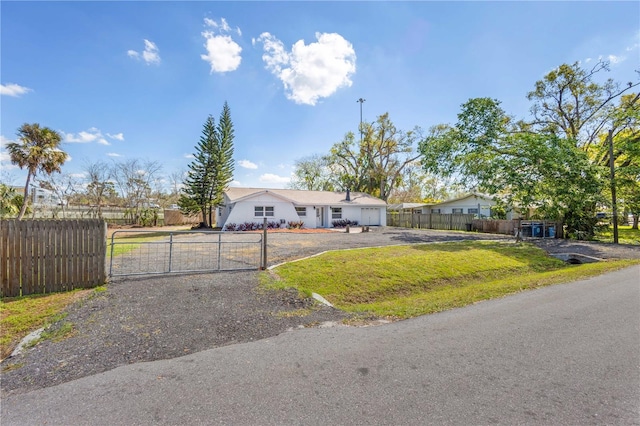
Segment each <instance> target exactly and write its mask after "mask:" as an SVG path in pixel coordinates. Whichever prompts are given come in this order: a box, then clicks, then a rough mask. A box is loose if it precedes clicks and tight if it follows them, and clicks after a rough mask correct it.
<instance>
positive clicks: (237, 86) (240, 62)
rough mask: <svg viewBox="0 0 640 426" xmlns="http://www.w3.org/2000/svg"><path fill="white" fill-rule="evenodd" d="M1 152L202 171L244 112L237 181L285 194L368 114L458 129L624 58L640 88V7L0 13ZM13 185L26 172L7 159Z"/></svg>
mask: <svg viewBox="0 0 640 426" xmlns="http://www.w3.org/2000/svg"><path fill="white" fill-rule="evenodd" d="M0 19H1V27H0V28H1V64H0V65H1V74H0V84H2V87H1V89H2V91H1V94H2V96H1V97H0V102H1V127H0V134H1V144H2V146H4V144H6V142H7V141H11V140H14V139H15V137H16V136H15V134H16V130H17V129H18V127H19V126H20V125H22V124H23V123H27V122H28V123H33V122H38V123H40V124H41V125H43V126H47V127H50V128H52V129H55V130H58V131H59V132H61V134H62V135H63V136H64V142H63V146H62V147H63V149H64V150H65V151H66V152H67V153H69V155H70V157H71V159H70V161H68V162H67V163H65V165H64V166H63V172H64V173H68V174H74V175H78V176H79V175H80V174H81V173H82V168H83V164H85V163H87V162H94V161H97V160H106V161H111V160H115V161H120V160H127V159H134V158H137V159H141V160H153V161H157V162H159V163H160V164H162V166H163V174H164V175H165V176H169V174H171V173H173V172H176V171H180V170H186V169H187V166H188V164H189V162H190V161H191V160H190V158H188V157H189V155H190V154H192V153H193V152H194V146H195V145H196V143H197V142H198V139H199V137H200V135H201V130H202V125H203V123H204V122H205V120H206V118H207V116H208V115H209V114H211V115H213V116H214V117H215V118H216V119H217V118H218V116H219V114H220V111H221V109H222V105H223V104H224V102H225V101H227V102H228V103H229V107H230V109H231V117H232V120H233V122H234V126H235V143H234V146H235V155H234V159H235V161H236V165H235V173H234V185H235V186H247V187H270V188H283V187H286V185H287V182H288V180H289V179H290V177H291V172H292V170H293V165H294V162H295V161H296V160H298V159H300V158H302V157H306V156H309V155H312V154H326V153H328V151H329V149H330V147H331V146H332V145H333V144H334V143H336V142H339V141H340V140H341V139H342V138H343V136H344V134H345V133H346V132H348V131H354V132H356V131H357V127H358V123H359V120H360V105H359V104H358V103H357V99H358V98H364V99H366V101H365V102H364V104H363V118H364V120H367V121H373V120H374V119H375V118H376V117H377V116H378V115H380V114H383V113H385V112H389V114H390V117H391V119H392V121H393V122H394V123H395V124H396V126H397V127H399V128H400V129H403V130H410V129H412V128H413V127H414V126H420V127H422V128H423V129H428V128H429V127H430V126H432V125H435V124H438V123H452V122H455V120H456V114H457V113H458V112H459V108H460V105H461V104H462V103H464V102H465V101H466V100H468V99H469V98H472V97H492V98H497V99H499V100H500V101H502V105H503V107H504V109H505V110H506V111H507V112H508V113H510V114H513V115H515V116H517V117H525V116H526V115H527V114H528V108H529V106H530V105H529V102H528V101H527V99H526V94H527V92H528V91H530V90H532V88H533V85H534V83H535V81H536V80H538V79H540V78H541V77H542V76H543V75H544V74H546V73H547V72H548V71H550V70H552V69H553V68H555V67H557V66H558V65H560V64H562V63H573V62H575V61H582V63H584V64H588V63H589V62H590V61H596V60H597V59H598V58H599V57H602V58H604V59H609V60H610V61H611V72H610V73H607V75H606V77H611V78H614V79H615V80H619V81H623V82H626V81H631V80H634V81H635V80H637V79H638V75H637V73H635V72H634V70H637V69H640V53H639V47H638V43H639V41H640V3H638V2H514V3H512V2H11V1H2V3H0ZM0 155H1V157H0V160H1V163H0V165H1V167H2V170H1V172H0V173H1V175H0V177H1V178H2V180H3V181H5V182H6V181H9V183H12V184H16V185H20V184H23V182H24V178H25V176H26V174H25V173H24V172H23V171H21V170H19V169H16V168H15V167H13V166H12V165H11V164H10V162H9V161H8V158H7V154H6V152H5V151H4V150H3V151H1V153H0Z"/></svg>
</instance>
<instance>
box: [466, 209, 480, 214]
mask: <svg viewBox="0 0 640 426" xmlns="http://www.w3.org/2000/svg"><path fill="white" fill-rule="evenodd" d="M467 213H469V214H478V209H467Z"/></svg>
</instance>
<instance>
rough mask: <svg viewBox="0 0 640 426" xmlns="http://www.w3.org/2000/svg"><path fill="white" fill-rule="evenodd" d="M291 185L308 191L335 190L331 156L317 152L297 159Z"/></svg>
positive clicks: (293, 187)
mask: <svg viewBox="0 0 640 426" xmlns="http://www.w3.org/2000/svg"><path fill="white" fill-rule="evenodd" d="M289 186H290V187H291V188H292V189H303V190H307V191H334V190H335V183H334V181H333V178H332V173H331V164H330V162H329V158H328V157H327V156H321V155H317V154H316V155H311V156H309V157H305V158H302V159H300V160H296V162H295V165H294V171H293V178H292V179H291V182H290V183H289Z"/></svg>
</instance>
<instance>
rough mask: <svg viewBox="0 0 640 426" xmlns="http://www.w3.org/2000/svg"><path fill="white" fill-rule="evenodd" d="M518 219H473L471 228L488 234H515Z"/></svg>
mask: <svg viewBox="0 0 640 426" xmlns="http://www.w3.org/2000/svg"><path fill="white" fill-rule="evenodd" d="M517 228H518V220H495V219H474V220H473V222H472V229H473V230H474V231H478V232H486V233H488V234H505V235H515V230H516V229H517Z"/></svg>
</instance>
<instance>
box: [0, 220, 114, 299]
mask: <svg viewBox="0 0 640 426" xmlns="http://www.w3.org/2000/svg"><path fill="white" fill-rule="evenodd" d="M106 232H107V225H106V222H105V221H103V220H100V219H83V220H22V221H18V220H0V286H1V290H2V297H14V296H25V295H28V294H40V293H51V292H56V291H68V290H73V289H76V288H91V287H96V286H98V285H102V284H104V283H105V281H106V268H105V260H106V250H107V248H106V247H107V246H106Z"/></svg>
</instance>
